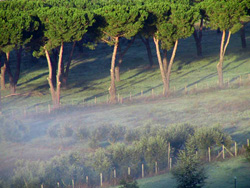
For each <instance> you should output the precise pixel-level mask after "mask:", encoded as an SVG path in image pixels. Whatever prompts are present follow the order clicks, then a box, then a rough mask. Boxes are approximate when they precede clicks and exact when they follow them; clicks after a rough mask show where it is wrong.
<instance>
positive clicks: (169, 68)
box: [166, 40, 178, 96]
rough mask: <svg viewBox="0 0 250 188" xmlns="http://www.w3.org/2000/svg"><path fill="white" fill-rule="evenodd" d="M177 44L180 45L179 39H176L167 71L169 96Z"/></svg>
mask: <svg viewBox="0 0 250 188" xmlns="http://www.w3.org/2000/svg"><path fill="white" fill-rule="evenodd" d="M177 46H178V40H176V41H175V45H174V48H173V52H172V56H171V59H170V61H169V65H168V67H167V73H166V79H167V89H166V92H167V96H168V95H169V94H170V89H169V88H170V75H171V70H172V66H173V63H174V58H175V55H176V51H177Z"/></svg>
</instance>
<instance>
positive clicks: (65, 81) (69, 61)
mask: <svg viewBox="0 0 250 188" xmlns="http://www.w3.org/2000/svg"><path fill="white" fill-rule="evenodd" d="M75 46H76V41H75V42H74V43H73V46H72V49H71V52H70V56H69V59H68V63H67V66H66V70H65V72H64V75H63V78H62V85H63V86H64V87H66V86H67V81H68V77H69V68H70V65H71V61H72V58H73V53H74V50H75Z"/></svg>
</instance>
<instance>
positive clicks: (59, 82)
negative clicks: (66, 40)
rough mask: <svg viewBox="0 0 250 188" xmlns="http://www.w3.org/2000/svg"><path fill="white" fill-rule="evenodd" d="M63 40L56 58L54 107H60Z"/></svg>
mask: <svg viewBox="0 0 250 188" xmlns="http://www.w3.org/2000/svg"><path fill="white" fill-rule="evenodd" d="M63 47H64V45H63V42H62V44H61V48H60V53H59V59H58V66H57V67H58V69H57V76H56V83H57V85H56V94H57V96H56V99H57V100H56V108H58V107H60V95H61V75H62V71H61V70H62V58H63Z"/></svg>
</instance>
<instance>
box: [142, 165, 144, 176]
mask: <svg viewBox="0 0 250 188" xmlns="http://www.w3.org/2000/svg"><path fill="white" fill-rule="evenodd" d="M141 177H142V178H144V164H142V165H141Z"/></svg>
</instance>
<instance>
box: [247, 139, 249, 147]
mask: <svg viewBox="0 0 250 188" xmlns="http://www.w3.org/2000/svg"><path fill="white" fill-rule="evenodd" d="M247 147H249V139H247Z"/></svg>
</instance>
